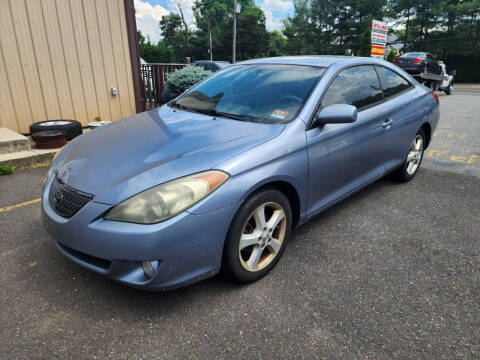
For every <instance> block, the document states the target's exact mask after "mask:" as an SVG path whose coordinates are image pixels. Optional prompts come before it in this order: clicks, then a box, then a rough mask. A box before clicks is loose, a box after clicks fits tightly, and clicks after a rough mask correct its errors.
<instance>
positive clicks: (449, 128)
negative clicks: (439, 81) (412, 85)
mask: <svg viewBox="0 0 480 360" xmlns="http://www.w3.org/2000/svg"><path fill="white" fill-rule="evenodd" d="M439 97H440V121H439V124H438V127H437V129H436V131H435V134H434V136H433V139H432V142H431V144H430V147H429V149H428V150H427V152H426V153H425V155H424V164H423V165H424V166H425V167H428V168H432V169H437V170H445V171H451V172H455V173H459V174H466V175H474V176H480V84H478V85H477V84H475V85H473V84H471V85H463V84H458V85H455V90H454V92H453V95H450V96H447V95H445V94H444V93H439Z"/></svg>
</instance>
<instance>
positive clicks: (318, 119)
mask: <svg viewBox="0 0 480 360" xmlns="http://www.w3.org/2000/svg"><path fill="white" fill-rule="evenodd" d="M356 120H357V108H356V107H355V106H353V105H347V104H333V105H328V106H326V107H324V108H323V109H322V110H321V111H320V112H319V113H318V114H317V116H315V123H314V126H322V125H325V124H346V123H353V122H355V121H356Z"/></svg>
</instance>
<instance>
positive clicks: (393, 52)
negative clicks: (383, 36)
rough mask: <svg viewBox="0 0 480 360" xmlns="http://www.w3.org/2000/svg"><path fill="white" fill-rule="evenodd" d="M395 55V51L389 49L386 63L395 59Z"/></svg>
mask: <svg viewBox="0 0 480 360" xmlns="http://www.w3.org/2000/svg"><path fill="white" fill-rule="evenodd" d="M397 55H398V54H397V50H395V49H394V48H391V49H390V51H389V52H388V55H387V61H390V62H393V59H395V58H396V57H397Z"/></svg>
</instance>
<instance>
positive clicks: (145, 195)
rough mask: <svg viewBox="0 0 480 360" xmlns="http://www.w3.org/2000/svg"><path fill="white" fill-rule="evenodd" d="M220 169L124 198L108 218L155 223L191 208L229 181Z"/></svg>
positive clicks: (227, 176)
mask: <svg viewBox="0 0 480 360" xmlns="http://www.w3.org/2000/svg"><path fill="white" fill-rule="evenodd" d="M228 178H229V175H228V174H226V173H224V172H222V171H218V170H212V171H205V172H202V173H198V174H194V175H190V176H186V177H183V178H180V179H176V180H172V181H170V182H167V183H165V184H161V185H158V186H155V187H153V188H151V189H148V190H145V191H144V192H142V193H140V194H138V195H135V196H133V197H131V198H130V199H127V200H125V201H124V202H122V203H120V204H118V205H117V206H115V207H114V208H112V209H111V210H110V211H109V212H108V213H107V214H106V215H105V219H107V220H114V221H124V222H132V223H139V224H155V223H159V222H161V221H165V220H167V219H170V218H171V217H173V216H175V215H177V214H179V213H181V212H182V211H183V210H185V209H188V208H189V207H191V206H192V205H194V204H195V203H197V202H199V201H200V200H202V199H203V198H204V197H206V196H207V195H208V194H210V193H211V192H212V191H213V190H215V189H216V188H218V187H219V186H220V185H222V184H223V183H224V182H225V181H227V180H228Z"/></svg>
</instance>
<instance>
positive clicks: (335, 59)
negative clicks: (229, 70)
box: [237, 55, 375, 67]
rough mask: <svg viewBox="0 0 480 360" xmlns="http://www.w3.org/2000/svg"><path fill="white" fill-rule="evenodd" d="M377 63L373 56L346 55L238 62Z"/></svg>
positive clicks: (298, 63)
mask: <svg viewBox="0 0 480 360" xmlns="http://www.w3.org/2000/svg"><path fill="white" fill-rule="evenodd" d="M340 62H341V63H352V64H354V63H357V62H362V63H365V62H368V63H370V62H371V63H372V64H373V63H375V60H374V59H373V58H368V57H359V56H344V55H307V56H278V57H271V58H262V59H252V60H247V61H242V62H239V63H237V64H286V65H309V66H319V67H329V66H330V65H332V64H334V63H340Z"/></svg>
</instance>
